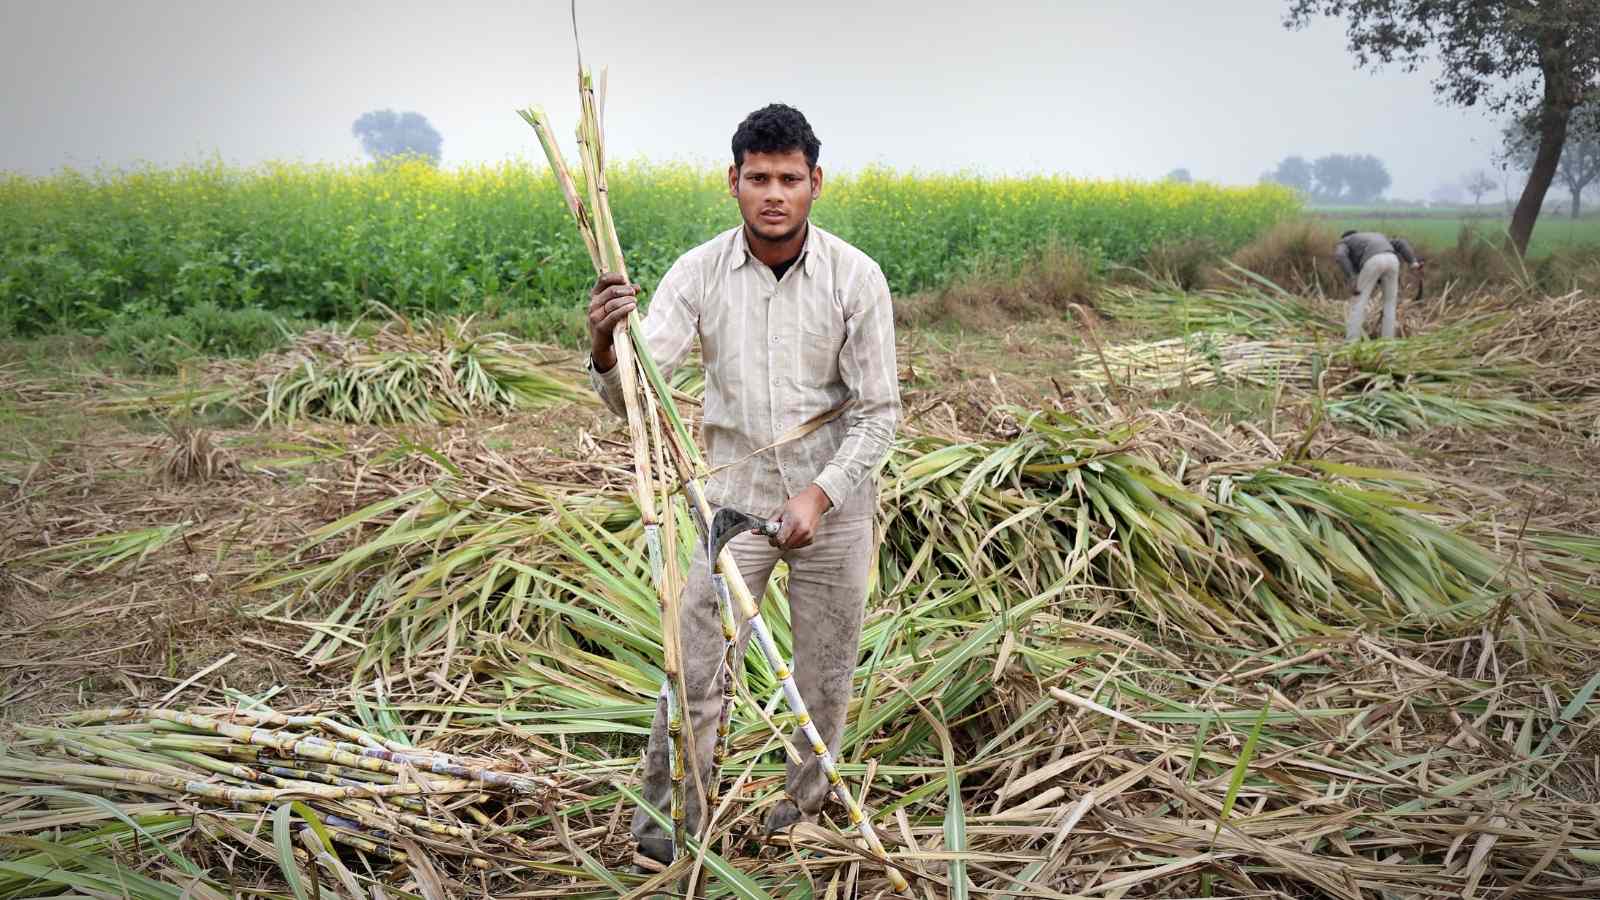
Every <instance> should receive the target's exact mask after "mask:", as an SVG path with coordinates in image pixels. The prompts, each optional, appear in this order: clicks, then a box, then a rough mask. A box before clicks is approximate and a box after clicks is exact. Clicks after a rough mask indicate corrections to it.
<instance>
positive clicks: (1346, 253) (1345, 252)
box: [1333, 241, 1356, 284]
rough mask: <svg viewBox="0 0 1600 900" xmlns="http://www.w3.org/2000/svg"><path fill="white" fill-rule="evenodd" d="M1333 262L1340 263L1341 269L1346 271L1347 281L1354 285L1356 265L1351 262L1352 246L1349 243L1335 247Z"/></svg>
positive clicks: (1335, 245) (1341, 243)
mask: <svg viewBox="0 0 1600 900" xmlns="http://www.w3.org/2000/svg"><path fill="white" fill-rule="evenodd" d="M1333 261H1334V262H1336V263H1338V264H1339V268H1340V269H1341V270H1343V271H1344V277H1345V280H1346V281H1349V282H1351V283H1352V284H1354V283H1355V280H1356V265H1355V263H1353V262H1351V261H1350V244H1349V243H1348V242H1346V241H1340V242H1339V243H1337V244H1334V245H1333Z"/></svg>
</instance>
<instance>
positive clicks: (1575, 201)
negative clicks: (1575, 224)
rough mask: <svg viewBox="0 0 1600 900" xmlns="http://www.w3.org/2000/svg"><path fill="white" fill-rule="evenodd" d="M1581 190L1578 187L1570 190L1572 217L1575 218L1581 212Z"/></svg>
mask: <svg viewBox="0 0 1600 900" xmlns="http://www.w3.org/2000/svg"><path fill="white" fill-rule="evenodd" d="M1582 197H1583V190H1582V189H1581V188H1580V189H1578V190H1576V191H1573V192H1572V217H1573V218H1574V219H1576V218H1577V217H1578V216H1579V215H1581V214H1582V212H1583V209H1582V207H1583V200H1582Z"/></svg>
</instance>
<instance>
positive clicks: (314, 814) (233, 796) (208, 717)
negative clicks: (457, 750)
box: [0, 708, 565, 897]
mask: <svg viewBox="0 0 1600 900" xmlns="http://www.w3.org/2000/svg"><path fill="white" fill-rule="evenodd" d="M18 732H19V734H20V735H21V738H22V740H20V741H18V742H17V743H15V744H13V745H12V746H10V747H8V748H6V749H5V750H4V751H3V752H0V793H3V794H10V795H16V796H22V797H28V796H38V797H52V798H55V799H56V807H57V810H58V812H57V813H56V815H57V816H58V818H59V822H58V827H63V826H68V825H89V824H91V823H93V821H94V820H95V819H96V818H99V819H109V820H120V821H121V822H123V823H124V824H126V825H127V826H128V830H121V829H116V828H111V829H102V830H99V831H96V830H95V829H94V828H92V827H91V828H86V829H84V830H83V831H81V832H80V833H79V837H78V840H76V841H75V842H74V845H75V846H76V847H77V851H76V852H68V850H66V849H63V847H64V846H65V845H64V844H57V845H51V844H47V843H45V842H42V841H33V842H29V843H27V844H26V846H24V847H22V848H21V849H24V850H30V851H34V854H35V857H36V858H35V859H33V860H32V861H30V860H28V859H26V858H25V859H23V860H21V861H20V863H12V864H9V865H0V896H12V895H14V892H15V890H16V889H18V888H27V887H29V886H30V885H32V886H38V885H40V884H49V883H52V882H55V883H59V884H60V885H62V886H72V887H78V888H80V889H88V890H89V892H90V893H94V892H95V891H96V890H98V889H102V888H105V887H106V885H104V884H103V883H102V879H103V878H105V877H107V876H106V875H104V874H101V873H102V872H103V871H105V870H106V868H107V867H110V866H114V861H115V858H116V855H117V853H116V851H117V849H118V847H119V846H120V842H121V839H123V838H132V839H133V840H135V841H137V840H138V839H139V838H140V837H143V838H145V839H147V840H148V842H149V843H150V844H151V846H149V847H146V848H145V852H147V853H149V854H150V857H149V861H151V862H155V861H157V860H158V859H159V858H161V857H165V859H166V860H169V861H172V862H174V863H175V864H176V866H177V870H178V871H176V872H175V873H173V874H178V875H184V874H187V875H188V876H189V879H188V880H190V881H192V882H193V883H194V885H195V886H196V887H197V888H199V889H203V890H209V891H212V892H211V893H207V894H206V896H219V895H218V894H216V893H215V889H217V888H220V887H221V886H220V885H217V884H216V883H215V882H214V881H212V877H211V876H210V875H208V874H207V873H203V872H201V871H200V870H199V869H198V868H196V867H194V866H193V865H192V863H189V861H188V860H185V859H182V858H181V857H179V856H177V855H176V854H174V853H173V851H172V850H171V848H170V846H169V845H170V844H171V843H172V841H173V839H174V838H177V837H180V836H181V835H178V834H175V833H173V832H174V830H175V829H174V826H187V827H185V828H182V830H183V831H190V830H198V831H199V832H201V833H204V834H206V835H208V836H209V837H211V838H213V839H216V840H220V841H222V842H224V843H233V844H235V845H237V846H239V847H241V848H243V849H245V850H246V851H247V856H248V855H255V856H258V857H259V858H261V859H262V860H263V861H267V860H270V861H271V862H273V863H275V864H276V865H278V866H279V867H280V869H281V870H282V875H283V877H284V878H285V879H286V881H287V883H288V884H289V885H290V886H291V887H292V888H293V889H294V892H295V893H296V894H297V895H299V896H306V894H305V890H304V888H305V886H306V885H310V884H314V883H317V882H322V881H323V880H324V879H327V883H326V884H322V885H320V886H319V887H318V889H319V890H320V891H323V892H327V894H328V895H329V896H339V895H341V893H343V894H344V895H345V896H352V895H353V896H355V897H364V896H368V890H367V889H365V888H363V887H362V886H361V885H362V884H363V883H366V884H368V885H369V886H371V887H372V888H373V890H374V891H376V893H375V894H374V895H375V896H381V893H382V892H381V889H379V886H380V885H381V884H382V883H383V882H384V881H385V880H387V879H389V878H391V877H393V875H392V873H398V874H399V875H400V876H402V878H403V877H404V876H405V875H406V874H407V873H410V874H412V875H413V876H414V877H416V878H418V879H425V878H427V877H428V873H431V872H433V871H434V870H435V867H436V866H437V865H446V866H447V867H449V866H453V867H456V868H458V869H459V870H460V871H462V872H469V871H475V872H480V873H485V874H492V873H494V872H496V871H499V870H504V869H507V868H513V869H514V868H516V867H517V865H518V863H519V862H522V863H523V864H526V863H525V861H526V860H528V859H529V853H528V852H527V850H528V848H526V847H524V846H523V845H522V842H521V839H520V838H518V837H517V836H516V835H515V834H514V833H513V832H510V831H507V830H506V828H505V826H507V825H515V824H516V823H517V821H518V818H519V817H520V816H521V815H522V813H520V812H518V809H519V808H520V807H527V808H531V809H539V808H542V807H543V806H544V805H545V804H547V803H549V802H552V801H556V800H560V799H561V798H562V797H563V796H564V795H565V791H564V789H563V787H562V785H560V784H559V783H558V782H557V781H556V779H554V778H552V777H550V776H549V775H547V774H545V773H543V772H541V771H538V769H542V768H544V766H545V764H546V763H548V762H549V760H548V759H545V758H543V757H537V758H532V759H529V758H526V757H524V758H523V759H522V760H521V762H522V763H523V765H524V769H523V770H521V771H509V770H507V769H506V768H505V766H504V763H503V762H491V761H488V760H481V759H475V758H466V757H459V756H452V755H448V754H444V753H440V752H436V751H432V750H427V749H422V748H418V747H412V746H408V745H406V744H404V743H402V742H400V741H397V740H395V739H393V738H389V737H384V736H381V735H377V734H374V733H372V732H371V731H368V730H366V729H363V728H359V727H356V726H354V725H351V724H348V723H347V722H344V721H342V720H340V719H338V718H334V717H331V716H324V715H284V714H281V713H278V712H274V711H272V710H269V709H265V708H257V709H253V710H248V711H247V710H242V709H207V710H204V711H200V712H180V711H176V710H168V709H160V708H152V709H127V708H122V709H97V710H87V711H83V712H79V713H75V714H72V715H69V716H66V717H64V718H63V719H62V720H61V723H60V724H59V725H55V726H50V727H38V726H27V725H23V726H18ZM527 767H533V769H534V770H532V771H530V770H529V769H528V768H527ZM93 798H100V799H99V800H94V799H93ZM130 798H139V802H138V803H134V802H132V800H130ZM114 804H115V805H114ZM80 806H89V807H96V806H98V808H99V809H100V810H101V813H100V814H99V815H98V816H95V815H91V816H90V818H89V820H88V821H84V820H83V819H81V818H79V817H76V816H74V815H71V814H62V813H61V812H60V810H61V808H73V807H80ZM13 807H15V805H14V804H13ZM107 813H109V815H108V814H107ZM49 815H51V811H50V810H48V809H44V810H36V811H30V812H28V813H27V814H25V815H24V816H23V820H22V822H21V825H22V827H23V829H24V830H25V831H38V829H39V828H40V827H41V826H42V825H43V824H44V823H43V822H42V821H41V820H39V817H40V816H49ZM265 819H270V820H271V821H272V832H273V836H272V841H271V843H270V844H269V843H266V842H263V841H260V840H258V839H256V838H254V837H253V834H252V833H253V832H254V831H255V828H256V826H255V825H252V823H260V822H262V821H263V820H265ZM208 823H209V824H208ZM114 824H115V821H113V825H114ZM158 854H159V856H158ZM358 873H360V874H358ZM129 875H130V873H124V872H118V873H117V877H129ZM341 889H343V891H341ZM113 892H114V893H121V891H113ZM135 893H136V894H137V895H139V896H146V895H147V894H145V893H144V892H138V891H136V892H135ZM156 895H157V896H160V893H156Z"/></svg>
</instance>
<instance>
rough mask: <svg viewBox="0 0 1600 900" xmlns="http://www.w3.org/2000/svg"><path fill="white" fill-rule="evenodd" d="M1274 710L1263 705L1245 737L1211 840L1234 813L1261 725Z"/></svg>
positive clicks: (1253, 754)
mask: <svg viewBox="0 0 1600 900" xmlns="http://www.w3.org/2000/svg"><path fill="white" fill-rule="evenodd" d="M1271 710H1272V704H1270V703H1268V704H1266V705H1264V706H1262V707H1261V714H1260V715H1258V716H1256V723H1255V725H1254V726H1252V727H1251V728H1250V736H1249V737H1247V738H1245V741H1244V748H1243V749H1242V750H1240V751H1239V761H1238V762H1237V763H1234V766H1233V775H1232V776H1230V777H1229V778H1228V790H1227V793H1225V794H1224V795H1223V797H1222V810H1221V812H1219V813H1218V814H1217V827H1216V829H1215V830H1214V831H1212V833H1211V840H1212V841H1216V839H1217V835H1219V834H1221V833H1222V825H1223V823H1224V822H1226V821H1228V817H1229V816H1230V815H1232V814H1233V804H1234V803H1235V802H1236V801H1237V800H1238V799H1239V788H1240V787H1241V786H1242V785H1243V784H1244V776H1245V773H1246V772H1248V771H1250V760H1251V759H1253V758H1254V757H1255V754H1256V742H1257V741H1259V740H1260V739H1261V726H1262V725H1265V724H1266V721H1267V713H1268V712H1270V711H1271Z"/></svg>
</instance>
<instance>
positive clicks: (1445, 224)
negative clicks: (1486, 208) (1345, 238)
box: [1317, 212, 1600, 259]
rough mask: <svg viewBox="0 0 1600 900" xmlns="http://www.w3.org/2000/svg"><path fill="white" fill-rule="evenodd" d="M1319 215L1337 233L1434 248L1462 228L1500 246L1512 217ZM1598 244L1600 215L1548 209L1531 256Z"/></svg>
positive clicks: (1447, 242)
mask: <svg viewBox="0 0 1600 900" xmlns="http://www.w3.org/2000/svg"><path fill="white" fill-rule="evenodd" d="M1317 218H1318V219H1320V220H1322V221H1324V222H1326V223H1327V225H1328V227H1329V228H1330V229H1332V230H1333V231H1334V233H1335V234H1337V233H1339V232H1342V231H1345V230H1347V229H1350V228H1354V229H1357V230H1360V231H1381V232H1383V233H1384V234H1389V235H1393V236H1396V237H1403V238H1406V239H1407V240H1410V241H1412V242H1414V243H1415V242H1420V243H1423V244H1426V245H1428V246H1432V247H1448V246H1451V245H1454V244H1455V243H1456V237H1457V235H1458V234H1459V233H1460V232H1461V230H1462V229H1463V228H1465V229H1467V230H1469V231H1471V232H1473V233H1474V234H1476V235H1477V236H1479V237H1481V238H1484V239H1486V240H1488V241H1489V242H1490V243H1493V244H1495V245H1501V244H1504V243H1505V235H1506V228H1507V227H1508V226H1509V225H1510V222H1511V219H1510V217H1506V216H1501V217H1496V216H1493V215H1492V214H1491V215H1490V216H1488V217H1485V218H1479V217H1477V216H1471V217H1465V216H1461V215H1459V214H1456V213H1450V214H1445V215H1433V214H1428V213H1420V214H1419V213H1404V214H1396V215H1383V214H1381V213H1368V214H1364V215H1355V216H1352V215H1342V214H1333V213H1330V214H1326V215H1320V216H1317ZM1595 244H1600V217H1597V216H1585V217H1583V218H1581V219H1577V220H1574V219H1572V218H1571V217H1570V216H1566V215H1562V214H1561V213H1559V212H1548V213H1545V214H1544V215H1542V216H1540V217H1539V222H1538V224H1537V225H1536V226H1535V227H1534V229H1533V239H1532V240H1530V241H1529V242H1528V258H1529V259H1539V258H1542V257H1546V256H1549V255H1550V254H1552V253H1554V252H1555V251H1557V250H1558V249H1562V248H1570V247H1574V246H1579V247H1582V246H1593V245H1595Z"/></svg>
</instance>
